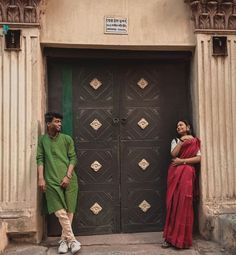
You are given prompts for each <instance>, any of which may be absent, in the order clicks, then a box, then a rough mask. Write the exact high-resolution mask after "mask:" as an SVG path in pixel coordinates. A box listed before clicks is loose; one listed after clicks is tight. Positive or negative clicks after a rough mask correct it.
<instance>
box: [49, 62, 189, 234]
mask: <svg viewBox="0 0 236 255" xmlns="http://www.w3.org/2000/svg"><path fill="white" fill-rule="evenodd" d="M188 66H189V64H188V62H185V61H167V60H165V61H157V60H155V61H154V60H153V61H151V60H149V61H143V60H140V61H127V60H116V61H115V60H113V61H111V60H101V59H100V60H99V59H97V60H96V59H91V60H84V59H83V60H76V61H71V60H70V61H69V62H66V61H62V62H61V63H60V61H58V60H56V61H55V62H53V61H51V62H50V61H49V64H48V72H49V75H48V78H49V79H48V84H49V85H48V94H49V104H48V109H49V110H55V111H61V112H63V113H64V116H65V117H66V120H65V123H64V132H66V133H69V134H71V135H72V136H73V138H74V140H75V145H76V150H77V155H78V166H77V169H76V171H77V173H78V176H79V187H80V188H79V189H80V191H79V200H78V205H79V206H78V210H77V212H76V214H75V219H74V224H73V228H74V231H75V234H96V233H115V232H139V231H160V230H162V228H163V224H164V217H165V188H166V184H165V183H166V174H167V166H168V162H169V143H170V141H171V138H172V137H173V136H174V134H175V132H174V131H175V130H174V129H173V127H174V125H175V122H176V120H177V119H178V118H179V117H183V116H184V117H189V116H190V111H189V109H190V107H189V106H190V100H189V89H188ZM68 116H70V117H68ZM59 234H60V228H59V226H58V223H56V220H55V218H54V217H53V216H50V217H49V218H48V235H51V236H52V235H59Z"/></svg>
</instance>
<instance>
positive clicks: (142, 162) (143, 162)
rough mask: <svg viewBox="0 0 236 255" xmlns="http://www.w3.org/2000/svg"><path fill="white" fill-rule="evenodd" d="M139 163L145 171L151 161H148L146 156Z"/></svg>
mask: <svg viewBox="0 0 236 255" xmlns="http://www.w3.org/2000/svg"><path fill="white" fill-rule="evenodd" d="M138 165H139V166H140V168H141V169H142V170H143V171H145V170H146V169H147V168H148V166H149V163H148V161H147V160H146V159H145V158H143V159H142V160H141V161H140V162H139V163H138Z"/></svg>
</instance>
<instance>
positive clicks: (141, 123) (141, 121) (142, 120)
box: [138, 118, 149, 129]
mask: <svg viewBox="0 0 236 255" xmlns="http://www.w3.org/2000/svg"><path fill="white" fill-rule="evenodd" d="M138 125H139V126H140V127H141V128H142V129H145V128H146V127H147V126H148V125H149V123H148V122H147V121H146V120H145V119H144V118H142V119H141V120H140V121H139V122H138Z"/></svg>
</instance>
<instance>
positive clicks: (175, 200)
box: [163, 138, 200, 248]
mask: <svg viewBox="0 0 236 255" xmlns="http://www.w3.org/2000/svg"><path fill="white" fill-rule="evenodd" d="M199 148H200V141H199V139H198V138H193V139H191V140H187V141H185V142H184V143H183V144H182V147H181V150H180V152H179V155H178V157H179V158H191V157H195V156H196V154H197V152H198V150H199ZM195 179H196V175H195V168H194V166H193V165H178V166H173V165H170V166H169V169H168V178H167V194H166V207H167V215H166V223H165V227H164V234H163V236H164V238H165V240H166V241H167V242H169V243H170V244H172V245H173V246H175V247H178V248H188V247H190V246H192V231H193V189H194V183H195Z"/></svg>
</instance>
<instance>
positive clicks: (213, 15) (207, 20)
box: [185, 0, 236, 32]
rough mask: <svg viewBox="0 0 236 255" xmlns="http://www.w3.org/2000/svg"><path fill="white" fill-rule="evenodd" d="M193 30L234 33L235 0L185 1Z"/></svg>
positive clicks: (235, 20) (235, 22) (235, 29)
mask: <svg viewBox="0 0 236 255" xmlns="http://www.w3.org/2000/svg"><path fill="white" fill-rule="evenodd" d="M185 2H186V3H187V4H188V5H189V6H190V8H191V11H192V19H193V21H194V25H195V30H202V31H203V32H204V31H206V30H217V31H220V30H221V31H227V30H229V31H236V0H185Z"/></svg>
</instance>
